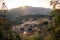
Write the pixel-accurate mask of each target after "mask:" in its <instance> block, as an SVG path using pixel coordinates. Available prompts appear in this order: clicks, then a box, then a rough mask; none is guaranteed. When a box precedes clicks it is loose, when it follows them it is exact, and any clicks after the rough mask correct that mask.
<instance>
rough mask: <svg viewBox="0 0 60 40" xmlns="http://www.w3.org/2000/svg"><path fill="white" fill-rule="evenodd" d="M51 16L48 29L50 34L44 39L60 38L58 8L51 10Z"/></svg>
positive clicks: (59, 12) (54, 39) (59, 13)
mask: <svg viewBox="0 0 60 40" xmlns="http://www.w3.org/2000/svg"><path fill="white" fill-rule="evenodd" d="M51 15H52V16H53V19H52V21H53V22H52V24H51V26H50V28H49V29H48V30H49V31H50V33H49V34H50V35H51V36H47V37H46V38H45V40H60V10H59V9H56V10H53V11H52V12H51Z"/></svg>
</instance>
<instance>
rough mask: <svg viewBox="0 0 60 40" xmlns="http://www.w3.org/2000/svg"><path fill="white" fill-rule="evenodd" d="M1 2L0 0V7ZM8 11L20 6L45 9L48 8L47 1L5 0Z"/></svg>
mask: <svg viewBox="0 0 60 40" xmlns="http://www.w3.org/2000/svg"><path fill="white" fill-rule="evenodd" d="M2 1H3V0H0V5H1V3H2ZM5 3H6V5H7V7H8V9H11V8H16V7H20V6H25V5H27V6H33V7H45V8H50V5H49V0H6V1H5Z"/></svg>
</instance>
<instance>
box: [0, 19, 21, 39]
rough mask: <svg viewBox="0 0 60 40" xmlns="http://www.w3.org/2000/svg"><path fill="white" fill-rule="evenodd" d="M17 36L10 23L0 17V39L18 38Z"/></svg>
mask: <svg viewBox="0 0 60 40" xmlns="http://www.w3.org/2000/svg"><path fill="white" fill-rule="evenodd" d="M19 39H20V38H19V36H17V35H16V34H15V33H13V31H12V26H11V25H10V23H9V22H8V21H6V20H4V19H2V18H0V40H19Z"/></svg>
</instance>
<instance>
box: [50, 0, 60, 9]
mask: <svg viewBox="0 0 60 40" xmlns="http://www.w3.org/2000/svg"><path fill="white" fill-rule="evenodd" d="M59 1H60V0H50V5H51V6H53V9H56V5H57V4H59Z"/></svg>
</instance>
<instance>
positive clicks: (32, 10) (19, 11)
mask: <svg viewBox="0 0 60 40" xmlns="http://www.w3.org/2000/svg"><path fill="white" fill-rule="evenodd" d="M50 11H51V9H49V8H42V7H31V6H24V7H19V8H14V9H11V10H9V11H8V12H9V14H11V15H15V16H20V15H34V14H43V15H49V13H50Z"/></svg>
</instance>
